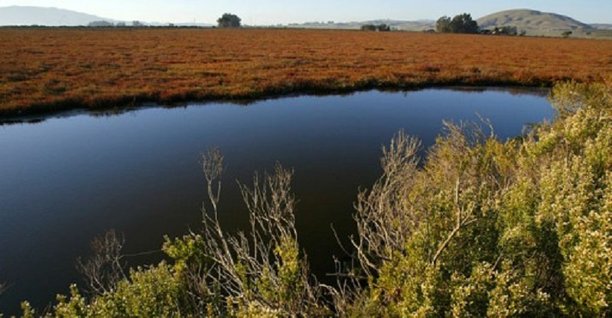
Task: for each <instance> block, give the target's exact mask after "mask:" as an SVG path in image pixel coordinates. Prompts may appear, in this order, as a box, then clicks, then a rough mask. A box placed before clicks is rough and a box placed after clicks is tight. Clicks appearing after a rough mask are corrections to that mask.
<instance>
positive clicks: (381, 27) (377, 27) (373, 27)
mask: <svg viewBox="0 0 612 318" xmlns="http://www.w3.org/2000/svg"><path fill="white" fill-rule="evenodd" d="M361 30H362V31H378V32H388V31H391V26H390V25H388V24H384V23H383V24H364V25H362V26H361Z"/></svg>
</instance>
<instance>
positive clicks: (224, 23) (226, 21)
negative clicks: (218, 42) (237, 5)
mask: <svg viewBox="0 0 612 318" xmlns="http://www.w3.org/2000/svg"><path fill="white" fill-rule="evenodd" d="M241 21H242V20H241V19H240V18H239V17H238V16H237V15H235V14H231V13H225V14H223V16H221V17H220V18H219V19H218V20H217V23H218V24H219V27H220V28H239V27H240V26H241V24H240V23H241Z"/></svg>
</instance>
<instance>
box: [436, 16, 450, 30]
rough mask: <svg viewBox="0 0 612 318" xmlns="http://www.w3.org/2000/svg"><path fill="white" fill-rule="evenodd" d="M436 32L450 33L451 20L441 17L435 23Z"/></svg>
mask: <svg viewBox="0 0 612 318" xmlns="http://www.w3.org/2000/svg"><path fill="white" fill-rule="evenodd" d="M436 31H438V32H440V33H450V32H452V30H451V18H450V17H447V16H443V17H441V18H440V19H438V21H436Z"/></svg>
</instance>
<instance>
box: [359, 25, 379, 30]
mask: <svg viewBox="0 0 612 318" xmlns="http://www.w3.org/2000/svg"><path fill="white" fill-rule="evenodd" d="M361 30H362V31H376V26H375V25H374V24H364V25H362V26H361Z"/></svg>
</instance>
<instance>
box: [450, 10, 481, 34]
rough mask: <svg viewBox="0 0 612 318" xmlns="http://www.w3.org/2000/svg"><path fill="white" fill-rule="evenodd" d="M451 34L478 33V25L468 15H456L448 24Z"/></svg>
mask: <svg viewBox="0 0 612 318" xmlns="http://www.w3.org/2000/svg"><path fill="white" fill-rule="evenodd" d="M450 28H451V30H452V32H453V33H478V23H476V21H474V20H473V19H472V16H471V15H470V14H469V13H463V14H459V15H456V16H455V17H454V18H453V20H452V21H451V22H450Z"/></svg>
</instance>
